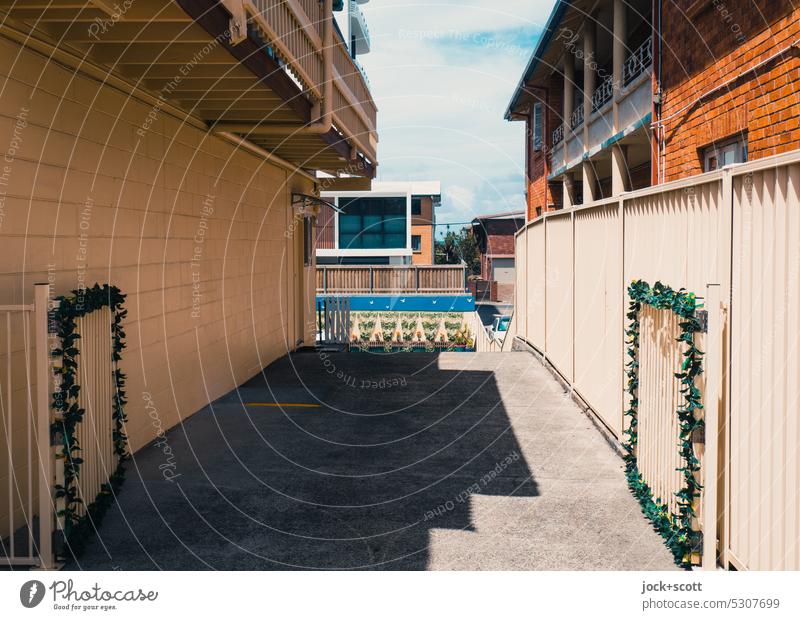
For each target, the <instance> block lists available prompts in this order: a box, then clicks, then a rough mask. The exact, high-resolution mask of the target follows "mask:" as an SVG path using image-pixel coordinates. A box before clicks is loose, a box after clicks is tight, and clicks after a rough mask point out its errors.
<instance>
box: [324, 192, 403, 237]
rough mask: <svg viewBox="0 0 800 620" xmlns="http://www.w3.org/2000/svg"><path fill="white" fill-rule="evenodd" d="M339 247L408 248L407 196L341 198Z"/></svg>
mask: <svg viewBox="0 0 800 620" xmlns="http://www.w3.org/2000/svg"><path fill="white" fill-rule="evenodd" d="M339 208H340V209H342V211H343V213H341V214H339V248H340V249H342V250H380V249H402V248H405V247H406V198H405V197H400V196H398V197H394V196H392V197H369V198H366V197H365V198H340V199H339Z"/></svg>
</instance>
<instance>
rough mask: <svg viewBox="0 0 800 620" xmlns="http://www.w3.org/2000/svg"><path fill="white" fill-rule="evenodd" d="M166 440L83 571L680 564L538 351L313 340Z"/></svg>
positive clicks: (141, 470) (138, 462)
mask: <svg viewBox="0 0 800 620" xmlns="http://www.w3.org/2000/svg"><path fill="white" fill-rule="evenodd" d="M198 389H201V388H200V387H199V386H198ZM166 441H167V442H168V444H169V448H170V451H171V454H172V456H171V458H170V460H169V462H167V461H166V460H165V455H164V450H163V445H155V444H152V445H150V446H147V447H146V448H144V449H142V450H140V451H139V452H137V453H136V454H135V455H134V458H133V459H132V460H131V462H130V463H129V466H128V480H127V482H126V483H125V486H124V487H123V490H122V493H121V494H120V497H119V501H118V503H117V504H116V505H115V506H114V507H113V508H112V509H111V510H110V511H109V513H108V514H107V516H106V519H105V521H104V522H103V524H102V526H101V528H100V531H99V535H98V536H97V537H96V538H95V539H94V540H93V541H92V542H91V543H90V545H89V547H88V548H87V551H86V553H85V554H84V555H83V557H82V558H81V559H80V561H79V562H78V563H75V564H71V565H70V566H69V568H74V569H77V568H83V569H96V570H101V569H115V568H117V569H124V570H137V569H138V570H148V569H167V570H181V569H223V570H237V569H250V570H265V569H290V568H304V569H414V570H416V569H470V570H471V569H495V570H500V569H525V570H530V569H549V570H560V569H604V570H613V569H629V570H634V569H635V570H647V569H654V570H655V569H658V570H662V569H671V568H675V567H674V565H673V563H672V560H671V556H670V554H669V552H668V551H667V549H666V548H665V547H664V545H663V544H662V541H661V538H660V537H659V536H658V535H657V534H656V533H655V532H654V531H653V530H652V528H651V527H650V526H649V524H648V523H647V522H646V521H645V519H644V517H643V516H642V515H641V513H640V511H639V507H638V504H637V503H636V501H635V500H634V499H633V498H632V497H631V495H630V494H629V492H628V490H627V488H626V486H625V480H624V476H623V468H622V465H623V464H622V461H621V459H620V458H619V457H618V456H617V455H616V454H615V453H614V452H613V451H612V450H611V448H610V447H609V446H608V445H607V444H606V442H605V440H604V439H603V437H602V436H601V435H600V434H599V433H598V432H597V430H596V429H595V428H594V426H593V425H592V423H591V422H590V420H589V419H588V418H587V417H586V416H585V415H584V414H583V413H582V412H581V411H580V410H579V409H578V408H577V407H576V406H575V405H574V404H573V403H572V401H571V400H570V399H569V398H568V397H567V395H565V394H564V392H563V390H562V388H561V386H560V385H559V384H558V383H557V382H556V381H555V380H554V379H553V378H552V377H551V376H550V374H549V373H548V371H547V370H546V369H544V368H543V367H542V366H541V364H540V363H539V361H538V360H537V359H536V358H535V357H533V356H532V355H529V354H528V353H524V352H514V353H481V354H473V353H445V354H441V355H435V354H419V353H405V354H394V355H376V354H366V353H351V354H348V353H335V354H333V353H332V354H320V353H318V352H315V351H306V352H301V353H298V354H295V355H292V356H291V357H286V358H284V359H281V360H279V361H278V362H276V363H274V364H272V365H271V366H270V367H268V368H266V369H265V370H264V372H263V373H262V374H260V375H259V376H257V377H254V378H253V379H252V380H250V381H249V382H247V383H246V384H245V385H243V386H242V387H241V388H240V389H239V390H237V391H234V392H231V393H230V394H228V395H226V396H225V397H223V398H221V399H219V400H217V401H216V402H214V403H212V404H211V405H210V406H208V407H206V408H205V409H203V410H201V411H200V412H198V413H196V414H195V415H193V416H192V417H191V418H189V419H188V420H187V421H186V422H185V423H184V424H183V425H181V426H179V427H176V428H174V429H172V430H171V431H170V432H169V433H168V434H167V436H166Z"/></svg>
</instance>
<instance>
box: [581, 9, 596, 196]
mask: <svg viewBox="0 0 800 620" xmlns="http://www.w3.org/2000/svg"><path fill="white" fill-rule="evenodd" d="M594 20H595V18H594V17H593V16H591V15H589V16H587V18H586V21H584V22H583V151H584V153H585V152H586V151H588V150H589V117H590V116H591V114H592V94H593V93H594V88H595V82H596V77H597V75H596V65H595V64H594V63H596V59H595V57H594V32H595V21H594ZM582 168H583V203H584V204H586V203H587V202H592V201H593V200H594V199H595V196H594V185H595V175H594V169H593V168H592V164H591V163H590V162H588V161H584V162H583V166H582Z"/></svg>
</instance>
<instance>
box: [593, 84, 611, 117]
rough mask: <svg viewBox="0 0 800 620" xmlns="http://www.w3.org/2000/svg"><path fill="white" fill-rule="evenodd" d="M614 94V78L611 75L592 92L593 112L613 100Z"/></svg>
mask: <svg viewBox="0 0 800 620" xmlns="http://www.w3.org/2000/svg"><path fill="white" fill-rule="evenodd" d="M613 96H614V79H613V78H611V77H608V78H606V80H605V81H604V82H603V83H602V84H600V86H599V87H598V88H597V89H596V90H595V91H594V93H592V112H597V111H598V110H599V109H600V108H602V107H603V106H604V105H605V104H606V103H608V102H609V101H611V98H612V97H613Z"/></svg>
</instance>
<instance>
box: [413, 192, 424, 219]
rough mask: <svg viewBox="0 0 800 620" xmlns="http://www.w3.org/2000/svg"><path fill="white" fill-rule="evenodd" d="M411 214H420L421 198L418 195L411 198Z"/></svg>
mask: <svg viewBox="0 0 800 620" xmlns="http://www.w3.org/2000/svg"><path fill="white" fill-rule="evenodd" d="M411 215H422V198H420V197H419V196H414V197H413V198H411Z"/></svg>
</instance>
